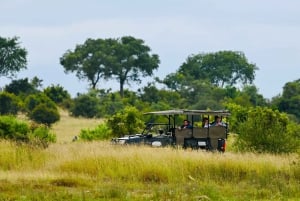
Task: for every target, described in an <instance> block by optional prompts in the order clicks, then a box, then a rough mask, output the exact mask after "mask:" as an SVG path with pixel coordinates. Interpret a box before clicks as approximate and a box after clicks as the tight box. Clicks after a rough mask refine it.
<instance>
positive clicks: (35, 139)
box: [29, 125, 56, 148]
mask: <svg viewBox="0 0 300 201" xmlns="http://www.w3.org/2000/svg"><path fill="white" fill-rule="evenodd" d="M31 129H32V132H31V133H30V134H29V139H30V144H31V145H33V146H37V147H42V148H47V147H48V146H49V144H50V143H55V142H56V135H55V134H54V133H52V132H51V131H50V129H49V128H48V127H46V126H44V125H35V126H31Z"/></svg>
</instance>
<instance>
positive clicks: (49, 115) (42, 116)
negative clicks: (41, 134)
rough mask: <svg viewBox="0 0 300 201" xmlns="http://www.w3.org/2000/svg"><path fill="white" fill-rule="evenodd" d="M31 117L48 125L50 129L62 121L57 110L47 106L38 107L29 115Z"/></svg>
mask: <svg viewBox="0 0 300 201" xmlns="http://www.w3.org/2000/svg"><path fill="white" fill-rule="evenodd" d="M29 117H30V119H32V120H34V121H35V122H37V123H41V124H46V125H47V126H49V127H50V126H51V125H52V124H53V123H55V122H57V121H59V119H60V116H59V112H58V110H57V108H49V107H47V105H46V104H40V105H38V106H36V107H35V108H34V109H33V111H32V112H30V113H29Z"/></svg>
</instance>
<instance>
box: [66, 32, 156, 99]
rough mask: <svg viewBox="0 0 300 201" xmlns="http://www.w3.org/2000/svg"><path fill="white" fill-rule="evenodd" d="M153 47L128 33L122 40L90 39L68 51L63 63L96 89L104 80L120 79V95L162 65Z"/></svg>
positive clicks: (67, 68)
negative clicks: (127, 85) (126, 85)
mask: <svg viewBox="0 0 300 201" xmlns="http://www.w3.org/2000/svg"><path fill="white" fill-rule="evenodd" d="M149 52H150V48H149V47H148V46H146V45H144V41H143V40H141V39H135V38H134V37H131V36H124V37H122V38H118V39H105V40H104V39H96V40H94V39H87V40H86V41H85V43H84V44H83V45H77V46H76V48H75V50H74V51H73V52H72V51H71V50H68V51H67V52H66V53H65V54H64V55H63V56H62V57H61V58H60V63H61V65H62V66H63V67H64V68H65V72H76V76H77V77H78V78H79V79H86V80H88V81H89V82H90V84H91V86H92V88H93V89H95V88H96V86H97V84H98V83H99V81H100V79H101V78H102V79H104V80H108V79H116V80H117V81H118V82H119V84H120V95H121V97H123V96H124V84H129V82H130V81H134V82H138V83H140V82H141V79H140V77H141V76H142V77H146V76H152V75H153V70H155V69H157V68H158V64H159V62H160V61H159V58H158V55H156V54H153V55H150V54H149Z"/></svg>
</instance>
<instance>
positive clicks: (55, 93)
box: [43, 85, 71, 104]
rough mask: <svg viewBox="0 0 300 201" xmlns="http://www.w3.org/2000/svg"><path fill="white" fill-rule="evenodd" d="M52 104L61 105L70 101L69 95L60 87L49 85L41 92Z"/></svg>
mask: <svg viewBox="0 0 300 201" xmlns="http://www.w3.org/2000/svg"><path fill="white" fill-rule="evenodd" d="M43 92H44V93H45V94H46V96H48V97H49V98H50V99H51V100H52V101H53V102H54V103H56V104H62V103H63V102H64V101H67V100H70V99H71V95H70V94H69V93H68V91H67V90H65V89H64V88H63V87H62V86H60V85H51V86H49V87H47V88H45V89H44V91H43Z"/></svg>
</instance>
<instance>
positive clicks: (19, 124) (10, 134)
mask: <svg viewBox="0 0 300 201" xmlns="http://www.w3.org/2000/svg"><path fill="white" fill-rule="evenodd" d="M29 132H30V128H29V126H28V124H27V123H26V122H23V121H19V120H17V119H16V117H13V116H0V138H2V139H9V140H15V141H24V142H28V140H29V139H28V133H29Z"/></svg>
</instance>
